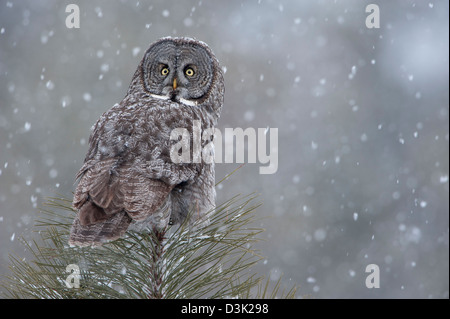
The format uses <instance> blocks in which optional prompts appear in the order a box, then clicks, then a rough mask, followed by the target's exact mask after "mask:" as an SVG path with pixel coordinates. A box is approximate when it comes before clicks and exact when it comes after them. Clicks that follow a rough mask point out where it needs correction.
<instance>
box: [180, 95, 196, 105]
mask: <svg viewBox="0 0 450 319" xmlns="http://www.w3.org/2000/svg"><path fill="white" fill-rule="evenodd" d="M180 102H181V103H183V104H186V105H189V106H197V101H190V100H186V99H183V98H181V97H180Z"/></svg>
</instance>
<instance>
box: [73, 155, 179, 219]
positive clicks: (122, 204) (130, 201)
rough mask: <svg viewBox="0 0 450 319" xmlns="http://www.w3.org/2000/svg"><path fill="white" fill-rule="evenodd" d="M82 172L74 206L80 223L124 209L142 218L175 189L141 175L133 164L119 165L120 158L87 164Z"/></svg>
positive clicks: (132, 215)
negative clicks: (118, 159)
mask: <svg viewBox="0 0 450 319" xmlns="http://www.w3.org/2000/svg"><path fill="white" fill-rule="evenodd" d="M87 166H89V165H87ZM79 175H81V176H80V181H79V183H78V186H77V188H76V190H75V194H74V199H73V206H74V208H76V209H77V210H78V214H79V215H78V218H79V220H80V224H81V225H89V224H95V223H98V222H102V221H105V220H107V219H109V218H111V216H112V215H114V214H118V213H120V212H122V211H124V212H125V213H126V214H127V215H128V216H129V217H130V218H131V219H132V220H135V221H142V220H144V219H145V218H147V217H149V216H150V215H152V214H153V213H155V212H156V211H157V210H158V208H160V206H161V205H162V204H163V203H164V201H165V200H166V198H167V196H168V195H169V193H170V191H171V190H172V188H173V186H171V185H168V184H166V183H165V182H163V181H161V180H157V179H150V178H148V177H146V176H143V175H142V174H138V173H137V172H136V170H135V169H134V168H133V166H131V165H118V161H117V159H107V160H103V161H99V162H97V163H95V164H93V165H92V163H91V166H90V167H89V168H87V167H86V165H85V166H83V167H82V169H81V170H80V174H79Z"/></svg>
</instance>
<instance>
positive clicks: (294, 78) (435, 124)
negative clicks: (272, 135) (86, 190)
mask: <svg viewBox="0 0 450 319" xmlns="http://www.w3.org/2000/svg"><path fill="white" fill-rule="evenodd" d="M70 3H75V4H77V5H78V6H79V8H80V13H81V17H80V18H81V21H80V28H79V29H68V28H66V26H65V20H66V17H67V15H68V13H66V12H65V8H66V6H67V5H68V4H70ZM370 3H376V4H378V5H379V8H380V18H381V19H380V28H379V29H368V28H367V27H366V25H365V19H366V17H367V15H368V13H366V12H365V8H366V6H367V5H368V4H370ZM448 12H449V2H448V1H432V0H430V1H356V0H353V1H351V0H348V1H347V0H341V1H338V0H335V1H331V0H330V1H328V0H327V1H326V0H321V1H283V0H274V1H271V0H252V1H218V0H215V1H207V0H203V1H198V0H196V1H190V0H188V1H167V0H164V1H144V0H139V1H138V0H133V1H126V0H122V1H114V2H112V1H105V0H100V1H99V0H95V1H56V0H43V1H31V0H29V1H25V0H24V1H12V0H10V1H5V0H0V274H6V273H8V269H7V262H8V255H9V254H11V253H15V254H17V255H19V256H27V252H26V251H24V248H23V246H22V245H21V244H20V240H19V239H20V237H21V236H25V238H28V239H30V238H33V236H35V235H33V234H32V233H30V231H31V228H32V226H33V222H34V219H35V217H36V215H37V214H38V212H39V209H40V207H42V204H43V203H44V202H45V201H46V199H47V198H48V197H50V196H56V195H57V194H61V195H63V196H65V197H71V195H72V191H73V190H74V177H75V174H76V172H77V171H78V169H79V168H80V167H81V165H82V163H83V159H84V156H85V153H86V151H87V141H88V137H89V134H90V127H91V126H92V125H93V124H94V123H95V121H96V120H97V118H98V117H99V116H100V115H101V114H102V113H103V112H104V111H106V110H107V109H108V108H110V107H111V106H112V105H113V104H114V103H116V102H119V101H120V100H121V99H122V98H123V97H124V95H125V93H126V90H127V87H128V84H129V81H130V80H131V76H132V75H133V72H134V71H135V68H136V66H137V64H138V62H139V61H140V59H141V58H142V55H143V54H144V52H145V50H146V49H147V47H148V46H149V44H150V43H151V42H153V41H155V40H157V39H158V38H160V37H163V36H190V37H195V38H197V39H199V40H202V41H204V42H206V43H208V44H209V45H210V47H211V48H212V49H213V51H214V52H215V53H216V55H217V57H218V58H219V60H220V62H221V64H222V66H223V67H224V68H225V69H226V74H225V80H226V95H225V107H224V109H223V113H222V117H221V119H220V121H219V125H218V128H219V129H221V130H223V129H224V128H225V127H231V128H235V127H241V128H244V129H245V128H247V127H253V128H266V127H276V128H278V130H279V131H278V133H279V167H278V171H277V173H276V174H273V175H260V174H259V171H258V170H259V164H247V165H244V166H243V167H242V168H241V169H239V170H238V172H237V173H235V174H234V175H233V176H232V177H231V178H230V179H229V180H228V181H226V182H225V183H223V184H222V185H221V186H220V187H219V188H218V203H220V202H223V201H225V200H227V199H229V198H230V197H231V196H233V195H235V194H238V193H241V194H249V193H252V192H258V193H260V194H261V195H260V200H261V201H263V206H262V207H260V208H259V209H258V210H257V214H258V215H259V216H261V217H264V219H262V221H260V222H258V224H257V225H256V226H262V227H264V228H266V231H265V232H264V233H263V234H262V238H263V239H264V241H263V242H262V243H261V244H259V245H258V248H259V249H260V250H261V254H262V255H264V256H266V259H265V260H264V262H263V263H261V264H260V265H259V266H258V267H257V269H256V271H257V272H258V273H260V274H265V275H267V276H269V277H270V278H271V280H273V281H276V280H278V278H279V277H280V276H281V275H283V282H284V283H285V284H286V285H287V286H291V285H292V284H297V285H299V291H298V295H299V296H300V297H311V298H448V297H449V278H448V277H449V213H448V210H449V177H448V172H449V80H448V79H449V77H448V70H449V64H448V57H449V50H448V44H449V43H448V36H449V34H448V33H449V13H448ZM222 132H223V131H222ZM238 166H239V164H217V169H216V171H217V176H216V178H217V180H219V179H221V178H222V177H223V176H225V175H226V174H228V173H229V172H231V171H232V170H234V169H235V168H236V167H238ZM265 217H267V218H265ZM368 264H377V265H378V266H379V268H380V288H378V289H368V288H366V286H365V279H366V277H367V275H368V274H367V273H365V269H366V266H367V265H368Z"/></svg>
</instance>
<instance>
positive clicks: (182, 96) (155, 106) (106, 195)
mask: <svg viewBox="0 0 450 319" xmlns="http://www.w3.org/2000/svg"><path fill="white" fill-rule="evenodd" d="M223 96H224V79H223V72H222V69H221V68H220V66H219V63H218V61H217V59H216V57H215V56H214V54H213V53H212V51H211V50H210V48H209V47H208V46H207V45H206V44H205V43H203V42H200V41H197V40H194V39H191V38H170V37H168V38H162V39H160V40H158V41H156V42H155V43H153V44H152V45H150V47H149V49H148V50H147V51H146V52H145V54H144V57H143V58H142V60H141V62H140V64H139V66H138V68H137V70H136V72H135V73H134V76H133V79H132V81H131V84H130V86H129V88H128V92H127V94H126V96H125V98H124V99H123V100H122V101H121V102H120V103H118V104H115V105H114V106H113V107H112V108H111V109H110V110H108V111H107V112H105V113H104V114H103V115H102V116H101V117H100V119H99V120H98V121H97V123H96V124H95V125H94V126H93V128H92V132H91V135H90V138H89V150H88V152H87V155H86V158H85V160H84V165H83V166H82V167H81V169H80V171H79V172H78V174H77V176H76V178H77V179H79V182H78V185H77V187H76V190H75V193H74V198H73V207H74V208H75V209H76V210H77V216H76V218H75V220H74V222H73V225H72V229H71V233H70V239H69V243H70V244H71V245H77V246H98V245H102V243H104V242H107V241H111V240H115V239H117V238H119V237H121V236H122V235H123V234H124V233H125V231H127V230H136V231H144V230H146V229H155V228H156V229H162V228H164V227H166V226H167V225H168V224H169V222H173V223H180V222H183V221H184V220H185V218H186V216H187V215H188V213H191V214H190V215H189V216H192V217H191V220H189V222H191V223H194V222H197V221H199V222H200V223H203V222H208V218H209V214H207V213H208V212H210V211H211V210H212V209H213V208H214V207H215V196H216V193H215V188H214V186H215V181H214V177H215V172H214V162H212V163H206V162H205V161H203V160H202V161H200V162H198V161H196V162H189V163H186V162H183V163H175V162H174V161H172V159H171V154H170V152H171V148H172V146H173V145H174V144H175V143H177V140H174V139H171V132H172V130H174V129H176V128H183V129H187V130H188V131H187V132H189V135H190V137H191V138H193V131H194V129H193V127H194V126H195V123H201V130H202V132H204V131H205V130H206V129H212V128H214V125H215V124H216V122H217V120H218V118H219V116H220V112H221V109H222V105H223ZM194 121H196V122H195V123H194ZM194 135H195V134H194ZM212 139H213V136H211V137H210V138H209V139H202V146H204V145H205V144H207V143H210V142H211V141H212ZM190 143H191V145H192V143H193V142H192V141H191V142H190ZM192 151H193V150H192V148H191V153H192ZM190 158H191V159H192V158H193V156H191V157H190Z"/></svg>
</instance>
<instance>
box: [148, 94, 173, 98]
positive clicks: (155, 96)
mask: <svg viewBox="0 0 450 319" xmlns="http://www.w3.org/2000/svg"><path fill="white" fill-rule="evenodd" d="M150 96H152V97H154V98H155V99H160V100H169V99H170V96H167V95H158V94H151V93H150Z"/></svg>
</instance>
